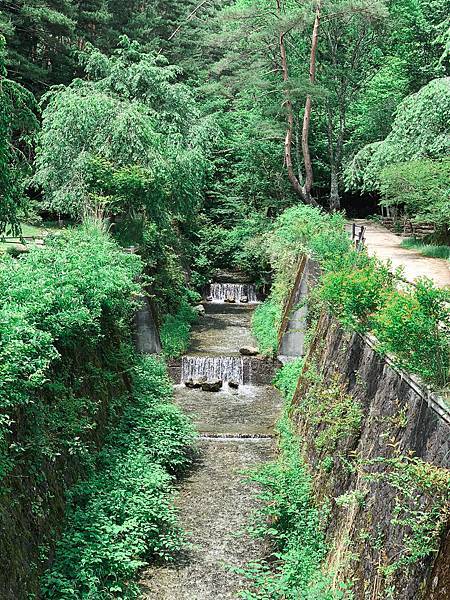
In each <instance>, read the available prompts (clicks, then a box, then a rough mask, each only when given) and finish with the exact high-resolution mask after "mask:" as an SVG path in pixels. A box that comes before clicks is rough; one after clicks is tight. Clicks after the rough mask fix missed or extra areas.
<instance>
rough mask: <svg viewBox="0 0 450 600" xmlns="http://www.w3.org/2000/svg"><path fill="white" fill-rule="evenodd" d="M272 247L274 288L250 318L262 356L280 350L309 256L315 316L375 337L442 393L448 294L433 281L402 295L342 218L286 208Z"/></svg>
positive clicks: (449, 324) (446, 360) (445, 370)
mask: <svg viewBox="0 0 450 600" xmlns="http://www.w3.org/2000/svg"><path fill="white" fill-rule="evenodd" d="M269 247H270V253H271V256H272V264H273V267H274V269H275V278H274V284H273V287H272V290H271V293H270V297H269V299H268V300H267V301H266V302H265V303H264V304H263V305H262V307H260V308H259V309H258V310H257V311H256V313H255V317H254V319H253V332H254V334H255V336H256V338H257V339H258V342H259V344H260V347H261V350H262V351H263V352H264V353H266V354H271V353H272V354H275V353H276V351H277V335H278V331H279V327H280V325H281V319H282V313H283V308H284V306H285V304H286V302H287V299H288V297H289V294H290V292H291V290H292V287H293V285H294V278H295V275H296V268H297V265H298V264H299V260H300V257H301V256H302V254H306V255H309V256H312V257H313V258H315V259H316V260H317V261H318V262H319V264H320V267H321V270H322V274H321V277H320V279H319V283H318V286H317V288H316V289H315V290H314V293H313V298H314V302H315V310H317V309H318V308H322V309H326V310H328V311H329V312H331V313H332V314H333V315H334V316H335V317H336V318H337V319H338V320H339V322H340V323H341V324H343V325H344V326H346V327H349V328H350V329H353V330H357V331H360V332H366V331H372V332H373V333H375V334H376V336H377V337H378V339H379V340H380V348H379V349H380V350H381V351H382V352H390V353H392V354H393V355H394V358H395V357H396V360H397V362H398V363H399V365H400V366H403V367H404V368H406V369H409V370H410V371H411V372H413V373H416V374H418V375H420V376H421V377H422V378H423V379H424V380H425V381H427V382H429V383H431V384H433V385H435V386H437V387H442V386H445V385H446V384H447V382H448V380H449V375H448V363H449V345H450V341H449V335H448V331H449V328H450V316H449V312H448V310H445V308H444V307H445V303H444V300H445V298H447V299H448V296H449V294H448V291H445V290H438V289H436V288H435V287H433V285H432V284H431V282H429V283H427V284H425V283H423V282H422V283H419V284H418V287H417V290H416V291H415V292H405V291H402V290H401V289H397V288H398V286H399V285H401V284H400V281H399V280H398V279H397V281H396V278H397V274H396V273H394V274H393V273H391V272H390V265H386V264H384V263H383V262H381V261H380V260H378V259H377V258H375V257H369V256H368V255H367V254H366V253H365V252H357V251H356V250H354V249H352V247H351V243H350V239H349V236H348V234H347V233H346V232H345V228H344V221H343V218H342V216H341V215H339V214H338V215H325V214H324V213H323V212H322V211H321V210H319V209H314V208H311V207H304V206H300V207H294V208H291V209H288V210H286V211H285V212H284V213H283V214H282V215H281V216H280V217H279V218H278V219H277V221H276V223H275V228H274V231H273V233H272V235H271V238H270V244H269ZM396 286H397V287H396Z"/></svg>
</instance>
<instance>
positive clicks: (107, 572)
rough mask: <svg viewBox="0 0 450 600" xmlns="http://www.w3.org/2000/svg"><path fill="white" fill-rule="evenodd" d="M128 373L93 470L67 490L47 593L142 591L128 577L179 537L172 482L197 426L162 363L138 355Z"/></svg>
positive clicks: (128, 594) (175, 545) (136, 594)
mask: <svg viewBox="0 0 450 600" xmlns="http://www.w3.org/2000/svg"><path fill="white" fill-rule="evenodd" d="M133 380H134V385H133V392H132V399H131V402H130V403H129V404H128V405H127V406H126V408H125V411H124V413H123V415H122V416H121V418H120V423H119V425H118V426H117V427H116V428H115V429H114V430H113V431H112V432H111V433H110V434H109V436H108V438H107V440H106V444H105V446H104V447H103V449H102V450H101V452H100V453H99V454H98V456H97V459H96V462H97V465H96V470H94V471H93V472H92V474H91V477H90V478H89V479H87V480H85V481H83V482H81V483H79V484H77V485H76V486H75V487H73V488H72V489H71V491H70V508H69V514H68V524H67V527H66V529H65V531H64V534H63V536H62V538H61V540H60V541H59V542H58V546H57V550H56V559H55V561H54V563H53V565H52V568H51V569H50V570H49V571H48V572H47V573H46V574H45V576H44V578H43V597H44V598H55V599H58V600H64V599H66V598H67V599H69V598H74V597H77V598H84V597H92V598H96V599H98V600H101V599H105V600H106V599H110V598H140V597H141V596H140V590H139V587H138V585H137V584H134V583H133V581H132V580H133V577H134V576H135V575H136V573H137V572H138V570H139V569H141V568H142V567H143V566H145V565H146V564H147V561H149V560H150V559H152V558H158V559H162V560H170V559H171V558H173V555H174V552H175V551H177V550H179V549H180V548H181V547H182V546H183V544H184V538H183V532H182V530H181V528H180V526H179V525H178V523H177V516H176V512H175V509H174V507H173V502H172V499H173V498H172V496H173V494H172V483H173V474H174V473H179V472H180V471H181V470H182V469H183V468H185V467H186V466H187V464H189V459H190V457H189V454H188V451H189V450H190V449H191V448H192V446H193V442H194V437H195V436H194V431H193V428H192V426H191V425H190V424H189V423H188V421H187V418H186V417H185V416H184V415H183V414H182V413H181V411H180V410H179V409H178V408H176V407H175V406H174V405H173V404H172V403H171V402H170V398H171V395H172V391H171V388H172V384H171V382H170V381H169V380H168V377H167V374H166V369H165V365H164V363H163V362H160V361H158V360H156V359H154V358H146V359H143V360H141V361H140V362H139V363H138V364H137V366H136V369H135V374H134V376H133ZM130 580H131V581H130Z"/></svg>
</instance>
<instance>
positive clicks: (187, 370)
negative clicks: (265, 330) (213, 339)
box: [181, 356, 244, 385]
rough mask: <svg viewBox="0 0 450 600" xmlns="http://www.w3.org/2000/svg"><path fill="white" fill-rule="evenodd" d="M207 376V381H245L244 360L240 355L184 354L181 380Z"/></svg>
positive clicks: (195, 379)
mask: <svg viewBox="0 0 450 600" xmlns="http://www.w3.org/2000/svg"><path fill="white" fill-rule="evenodd" d="M203 377H206V379H207V381H217V380H221V381H234V382H236V383H239V384H241V385H242V384H243V383H244V360H243V358H241V357H239V356H216V357H210V356H183V360H182V364H181V381H182V382H185V381H189V380H190V379H193V380H194V381H198V380H199V379H201V378H203Z"/></svg>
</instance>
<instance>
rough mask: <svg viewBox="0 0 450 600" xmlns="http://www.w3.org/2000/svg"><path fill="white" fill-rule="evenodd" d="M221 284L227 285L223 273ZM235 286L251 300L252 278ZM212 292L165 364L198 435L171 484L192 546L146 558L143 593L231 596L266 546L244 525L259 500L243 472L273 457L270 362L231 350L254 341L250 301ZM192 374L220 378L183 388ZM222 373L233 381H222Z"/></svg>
mask: <svg viewBox="0 0 450 600" xmlns="http://www.w3.org/2000/svg"><path fill="white" fill-rule="evenodd" d="M222 285H224V286H226V287H225V289H228V290H233V289H235V288H233V287H232V286H231V284H229V283H227V282H225V283H223V284H222ZM238 291H239V293H241V294H242V295H244V294H246V295H247V296H246V297H244V300H245V299H246V298H248V296H250V297H251V298H252V299H254V296H253V295H251V294H253V291H252V289H251V287H250V288H249V287H248V286H247V287H246V288H244V289H241V288H239V290H238ZM214 294H215V296H214V301H212V302H207V303H205V314H204V316H202V317H201V321H200V323H199V325H198V326H197V327H196V328H195V330H194V331H193V336H192V345H191V348H190V351H189V355H188V360H186V359H185V360H184V365H183V361H179V362H178V363H174V364H172V366H171V374H172V377H173V378H174V380H175V382H176V385H175V400H176V402H177V403H178V404H179V405H180V406H181V407H182V408H183V410H184V411H185V412H186V413H187V414H188V415H189V416H190V417H191V418H192V419H193V421H194V422H195V424H196V426H197V428H198V431H199V434H200V440H199V455H198V457H197V459H196V462H195V464H194V467H193V468H192V469H191V471H190V472H189V474H188V476H187V477H186V478H185V479H184V480H183V481H182V482H181V483H180V484H179V490H178V492H179V493H178V497H177V501H176V503H177V506H178V509H179V515H180V521H181V523H182V525H183V527H184V528H185V530H186V531H187V532H188V537H189V541H190V542H191V544H192V547H191V548H190V549H189V550H187V551H186V552H185V554H184V555H183V556H181V557H179V560H178V561H176V562H175V564H174V565H169V566H167V565H165V566H161V567H152V568H151V569H149V570H148V571H147V572H146V573H145V574H144V577H143V579H142V582H141V583H142V589H143V596H144V597H145V598H154V599H158V600H207V599H208V600H213V599H219V598H220V599H221V600H225V599H229V598H230V599H231V598H237V597H238V592H239V590H241V589H243V588H245V586H246V582H245V579H244V578H243V577H242V576H241V575H239V574H238V573H236V571H235V569H236V568H242V567H244V566H245V565H246V564H247V563H248V562H251V561H255V560H258V559H259V558H261V557H262V556H264V554H265V552H266V550H267V549H266V548H265V547H264V543H263V542H262V541H257V540H254V539H252V538H251V537H250V536H249V535H248V534H247V532H246V526H247V525H248V524H249V519H250V517H251V514H252V512H253V511H254V510H255V509H256V507H257V504H258V500H257V497H256V496H257V488H256V486H255V484H253V483H250V482H248V481H247V480H245V471H248V470H251V469H254V468H255V467H258V466H260V465H262V464H264V463H265V462H267V461H270V460H272V458H273V456H274V452H275V440H274V424H275V422H276V421H277V419H278V416H279V413H280V408H281V399H280V397H279V395H278V393H277V391H276V390H275V389H274V388H273V387H272V386H270V385H268V384H269V382H270V381H271V380H272V378H273V374H274V371H275V369H276V367H277V364H276V363H274V362H272V361H263V360H260V359H257V358H254V357H251V358H250V357H245V358H243V357H241V355H240V353H239V348H240V347H242V346H247V347H252V346H254V345H255V342H254V340H253V339H252V336H251V332H250V321H251V315H252V311H253V309H254V304H253V305H251V304H250V303H246V302H245V303H244V304H239V303H236V302H226V299H227V298H226V295H224V294H222V291H221V289H220V288H217V287H214ZM219 298H220V299H222V301H223V302H222V304H220V303H219V302H218V300H219ZM197 359H198V360H197ZM202 365H203V366H202ZM194 376H198V377H205V376H206V377H208V376H214V377H222V379H221V380H222V386H221V387H220V389H219V391H214V392H213V391H205V390H202V389H201V387H200V388H197V389H192V387H187V386H186V385H185V383H186V382H187V381H188V379H189V378H193V377H194ZM182 378H183V379H184V381H182ZM228 381H232V382H233V384H237V386H235V385H233V387H230V386H229V385H228V383H227V382H228Z"/></svg>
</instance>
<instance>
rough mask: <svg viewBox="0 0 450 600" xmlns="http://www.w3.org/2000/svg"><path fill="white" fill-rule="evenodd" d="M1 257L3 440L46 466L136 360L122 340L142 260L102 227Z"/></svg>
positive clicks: (91, 421)
mask: <svg viewBox="0 0 450 600" xmlns="http://www.w3.org/2000/svg"><path fill="white" fill-rule="evenodd" d="M1 262H2V264H1V269H0V407H1V408H2V410H3V411H4V414H5V415H7V416H6V417H5V418H4V419H3V420H2V422H1V431H0V437H2V438H7V439H9V444H12V446H11V447H13V448H14V450H15V452H17V454H18V455H19V456H20V454H21V453H20V452H18V450H19V449H20V448H21V447H22V446H23V448H27V450H28V452H29V455H28V454H27V457H30V458H32V460H33V462H35V463H36V464H39V461H40V460H43V461H47V460H52V457H53V458H54V457H56V456H59V454H60V453H61V452H64V451H65V450H66V449H67V446H68V445H70V444H72V442H73V437H74V434H75V435H77V436H79V435H81V442H82V441H83V438H84V434H85V433H87V434H89V431H90V430H91V429H92V428H94V427H95V421H96V417H97V411H98V410H99V408H100V407H101V404H102V401H103V400H104V396H105V392H106V391H107V389H109V386H111V387H113V386H114V385H116V386H117V384H118V380H119V379H120V378H121V377H122V375H121V373H122V372H123V370H124V362H123V361H125V363H126V364H129V359H127V358H126V356H125V354H123V353H122V352H121V346H122V344H123V343H125V344H126V343H127V341H128V339H129V323H130V319H131V316H132V314H133V310H134V302H133V295H134V294H137V292H138V291H139V286H138V285H137V284H136V283H134V279H135V277H136V276H137V274H138V273H139V272H140V269H141V263H140V260H139V258H138V257H137V256H132V255H127V254H124V253H123V252H121V251H120V249H119V247H118V246H117V245H116V244H115V243H114V242H113V241H112V240H111V239H110V238H109V237H108V235H107V234H105V233H104V232H103V231H102V230H101V229H99V228H98V227H96V226H94V225H86V226H84V227H81V228H79V229H75V230H71V231H67V232H65V233H62V234H61V235H59V236H57V237H54V238H52V239H50V240H48V242H47V244H46V246H45V247H43V248H32V249H31V250H30V252H29V253H28V254H27V255H26V256H23V257H22V258H21V259H20V260H14V259H11V258H10V257H7V256H6V257H4V258H3V259H2V261H1ZM50 407H51V408H50ZM19 410H20V411H22V414H21V419H22V424H23V426H24V427H22V429H21V431H22V432H26V433H25V436H26V438H25V439H20V438H19V437H17V436H15V437H11V435H12V434H11V431H10V426H9V425H8V422H9V421H11V420H14V418H15V415H16V412H17V411H19ZM25 425H26V426H25ZM75 432H76V433H75ZM82 445H83V444H82V443H81V446H82ZM4 460H5V456H3V458H2V462H3V463H4ZM0 470H1V469H0Z"/></svg>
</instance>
